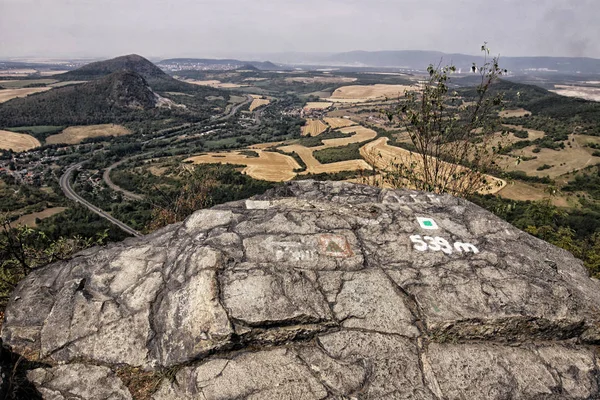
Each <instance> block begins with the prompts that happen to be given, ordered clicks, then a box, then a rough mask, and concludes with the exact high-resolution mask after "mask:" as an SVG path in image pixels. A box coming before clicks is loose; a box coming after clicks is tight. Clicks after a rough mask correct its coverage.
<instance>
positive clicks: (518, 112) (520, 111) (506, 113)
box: [498, 108, 531, 118]
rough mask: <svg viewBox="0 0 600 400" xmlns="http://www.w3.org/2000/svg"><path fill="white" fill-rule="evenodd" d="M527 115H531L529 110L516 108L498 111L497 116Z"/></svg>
mask: <svg viewBox="0 0 600 400" xmlns="http://www.w3.org/2000/svg"><path fill="white" fill-rule="evenodd" d="M527 115H531V112H530V111H527V110H525V109H523V108H518V109H516V110H503V111H500V112H499V113H498V116H499V117H501V118H511V117H525V116H527Z"/></svg>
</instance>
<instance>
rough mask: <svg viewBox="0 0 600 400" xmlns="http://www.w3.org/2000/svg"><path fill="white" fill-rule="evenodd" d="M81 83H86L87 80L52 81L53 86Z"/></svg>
mask: <svg viewBox="0 0 600 400" xmlns="http://www.w3.org/2000/svg"><path fill="white" fill-rule="evenodd" d="M81 83H86V81H65V82H56V83H52V84H50V86H52V87H53V88H57V87H63V86H70V85H79V84H81Z"/></svg>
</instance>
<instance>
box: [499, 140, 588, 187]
mask: <svg viewBox="0 0 600 400" xmlns="http://www.w3.org/2000/svg"><path fill="white" fill-rule="evenodd" d="M589 138H592V139H589ZM595 138H596V137H594V136H585V135H570V136H569V143H570V144H571V147H569V146H566V147H565V148H564V149H561V150H552V149H546V148H543V149H541V150H540V151H539V152H538V153H534V151H533V150H534V149H535V148H536V146H529V147H525V148H524V149H522V150H517V151H513V152H512V154H513V155H517V156H521V157H527V158H533V159H530V160H528V161H521V163H519V165H515V162H514V159H512V158H507V159H503V160H502V161H501V162H500V163H499V164H500V165H501V166H503V167H506V168H507V169H508V170H509V171H517V170H520V171H524V172H526V173H527V175H532V176H538V177H544V176H549V177H550V178H557V177H559V176H561V175H564V174H567V173H569V172H572V171H578V170H580V169H582V168H585V167H587V166H589V165H593V164H596V163H598V161H600V159H599V158H598V157H594V156H592V152H593V150H592V149H590V148H588V147H585V145H586V144H587V142H589V141H593V139H595ZM573 139H575V140H574V141H573ZM534 157H535V158H534ZM544 166H546V167H548V168H543V167H544ZM542 168H543V169H542Z"/></svg>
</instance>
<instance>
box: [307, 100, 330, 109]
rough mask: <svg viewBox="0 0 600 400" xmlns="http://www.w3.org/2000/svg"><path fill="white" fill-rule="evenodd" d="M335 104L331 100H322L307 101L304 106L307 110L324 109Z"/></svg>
mask: <svg viewBox="0 0 600 400" xmlns="http://www.w3.org/2000/svg"><path fill="white" fill-rule="evenodd" d="M332 105H333V103H331V102H322V101H315V102H311V103H306V105H305V106H304V109H305V110H324V109H326V108H329V107H331V106H332Z"/></svg>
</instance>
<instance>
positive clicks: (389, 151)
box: [360, 137, 506, 194]
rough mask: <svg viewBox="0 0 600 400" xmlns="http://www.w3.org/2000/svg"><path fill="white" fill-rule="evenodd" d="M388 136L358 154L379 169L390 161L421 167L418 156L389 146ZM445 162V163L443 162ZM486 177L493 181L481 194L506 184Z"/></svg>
mask: <svg viewBox="0 0 600 400" xmlns="http://www.w3.org/2000/svg"><path fill="white" fill-rule="evenodd" d="M388 140H389V139H388V138H386V137H382V138H379V139H377V140H375V141H372V142H370V143H367V144H366V145H365V146H363V147H362V148H361V149H360V154H361V155H362V157H363V158H364V159H365V160H369V162H370V163H372V164H374V165H376V166H377V167H378V168H380V169H383V170H385V169H387V168H388V167H389V166H390V165H392V163H413V162H414V163H416V164H417V167H416V168H415V169H420V168H422V166H421V167H419V165H422V161H420V159H419V157H418V156H415V155H414V154H413V153H411V152H409V151H408V150H405V149H402V148H400V147H395V146H390V145H388V144H387V142H388ZM444 164H447V163H444ZM448 168H449V169H450V168H455V169H456V170H460V169H463V168H464V167H461V166H454V167H452V166H450V165H448ZM488 179H489V180H491V181H492V182H494V183H493V184H492V187H491V188H489V189H485V190H480V191H479V193H481V194H493V193H497V192H498V191H500V190H502V188H504V186H506V182H505V181H503V180H501V179H498V178H495V177H492V176H488Z"/></svg>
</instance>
